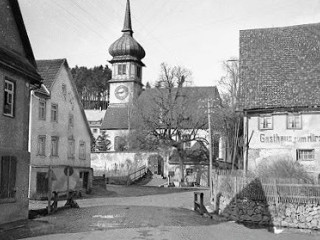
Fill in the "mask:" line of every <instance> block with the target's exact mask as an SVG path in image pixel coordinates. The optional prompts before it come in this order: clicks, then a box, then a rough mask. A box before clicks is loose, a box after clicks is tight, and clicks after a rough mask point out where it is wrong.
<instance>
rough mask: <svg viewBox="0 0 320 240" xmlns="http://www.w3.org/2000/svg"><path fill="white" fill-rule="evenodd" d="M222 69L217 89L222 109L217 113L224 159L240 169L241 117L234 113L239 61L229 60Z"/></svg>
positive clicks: (237, 88)
mask: <svg viewBox="0 0 320 240" xmlns="http://www.w3.org/2000/svg"><path fill="white" fill-rule="evenodd" d="M222 67H223V69H224V71H225V75H224V76H222V77H221V79H220V81H219V89H220V92H221V93H222V94H221V95H222V100H223V106H224V108H223V110H222V111H220V113H219V114H220V118H219V120H220V123H221V125H220V126H221V130H222V132H223V134H224V136H225V139H226V149H227V156H226V157H227V158H228V159H229V161H231V162H232V168H234V167H235V166H236V165H237V166H238V167H240V164H241V162H240V161H241V159H242V148H241V146H242V141H241V139H242V130H243V129H242V117H241V115H240V114H239V113H238V112H236V110H237V109H238V106H239V89H240V86H239V84H240V83H239V61H238V59H237V58H231V59H230V60H227V61H224V62H223V63H222Z"/></svg>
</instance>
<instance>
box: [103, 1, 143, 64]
mask: <svg viewBox="0 0 320 240" xmlns="http://www.w3.org/2000/svg"><path fill="white" fill-rule="evenodd" d="M122 32H123V35H122V36H121V37H120V38H119V39H118V40H117V41H115V42H114V43H113V44H111V46H110V47H109V53H110V55H111V56H112V57H113V58H112V60H110V63H115V62H130V61H131V62H137V63H139V64H140V65H141V66H144V64H143V62H141V59H143V58H144V57H145V55H146V53H145V51H144V49H143V47H141V45H140V44H139V43H138V42H137V41H136V40H135V39H134V38H133V36H132V34H133V31H132V24H131V11H130V1H129V0H127V6H126V13H125V17H124V24H123V29H122Z"/></svg>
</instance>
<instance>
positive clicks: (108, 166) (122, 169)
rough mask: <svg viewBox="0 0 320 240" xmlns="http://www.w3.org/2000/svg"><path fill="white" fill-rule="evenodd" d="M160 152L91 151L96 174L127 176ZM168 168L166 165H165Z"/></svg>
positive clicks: (92, 164)
mask: <svg viewBox="0 0 320 240" xmlns="http://www.w3.org/2000/svg"><path fill="white" fill-rule="evenodd" d="M155 155H161V153H159V152H106V153H102V152H101V153H91V166H92V168H93V172H94V173H93V174H94V176H102V175H103V174H105V175H106V176H125V175H128V173H129V172H132V171H135V170H136V169H138V168H139V167H141V166H142V165H148V161H149V160H150V156H155ZM165 168H166V166H165Z"/></svg>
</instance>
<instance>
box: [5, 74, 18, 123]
mask: <svg viewBox="0 0 320 240" xmlns="http://www.w3.org/2000/svg"><path fill="white" fill-rule="evenodd" d="M14 94H15V86H14V83H13V82H12V81H9V80H5V81H4V104H3V114H4V115H6V116H10V117H13V116H14V100H15V95H14Z"/></svg>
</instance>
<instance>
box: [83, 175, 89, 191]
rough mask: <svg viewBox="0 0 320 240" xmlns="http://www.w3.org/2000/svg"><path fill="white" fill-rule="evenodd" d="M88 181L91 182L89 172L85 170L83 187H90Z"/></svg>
mask: <svg viewBox="0 0 320 240" xmlns="http://www.w3.org/2000/svg"><path fill="white" fill-rule="evenodd" d="M88 182H89V172H83V184H82V187H83V188H84V189H88Z"/></svg>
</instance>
